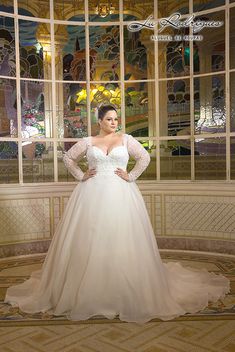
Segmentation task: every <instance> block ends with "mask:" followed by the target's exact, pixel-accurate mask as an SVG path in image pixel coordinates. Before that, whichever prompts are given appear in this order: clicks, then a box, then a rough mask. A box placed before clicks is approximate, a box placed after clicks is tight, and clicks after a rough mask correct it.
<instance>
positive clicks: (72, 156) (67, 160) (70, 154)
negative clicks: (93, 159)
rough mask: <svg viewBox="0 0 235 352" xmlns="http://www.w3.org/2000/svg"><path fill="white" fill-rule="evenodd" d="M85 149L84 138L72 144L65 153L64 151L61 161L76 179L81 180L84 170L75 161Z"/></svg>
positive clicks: (83, 153) (82, 154) (80, 157)
mask: <svg viewBox="0 0 235 352" xmlns="http://www.w3.org/2000/svg"><path fill="white" fill-rule="evenodd" d="M86 150H87V143H86V140H85V138H80V140H79V141H78V142H77V143H76V144H74V145H73V146H72V148H70V149H69V150H68V151H67V152H66V153H64V156H63V161H64V164H65V166H66V167H67V169H68V170H69V172H70V173H71V174H72V175H73V176H74V177H75V178H76V179H77V180H78V181H82V178H83V176H84V172H83V171H82V169H81V168H80V167H79V166H78V165H77V162H78V161H79V160H80V159H82V157H83V156H84V155H85V153H86Z"/></svg>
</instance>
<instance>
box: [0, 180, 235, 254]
mask: <svg viewBox="0 0 235 352" xmlns="http://www.w3.org/2000/svg"><path fill="white" fill-rule="evenodd" d="M137 185H138V186H139V189H140V191H141V193H142V195H143V197H144V200H145V203H146V206H147V209H148V213H149V215H150V218H151V222H152V225H153V228H154V232H155V235H156V238H157V241H158V245H159V247H160V248H169V249H185V250H196V251H210V252H220V253H228V254H235V187H234V184H232V183H231V184H230V183H226V184H225V183H224V182H223V183H222V182H221V183H219V182H217V183H213V182H205V183H200V184H199V183H195V184H193V183H187V182H182V181H181V182H180V181H177V182H176V183H174V182H172V181H171V183H164V182H161V184H160V183H156V182H152V181H144V182H142V181H138V182H137ZM75 186H76V184H53V185H51V184H50V185H46V184H44V185H38V186H37V185H32V186H31V185H28V186H13V185H9V186H8V185H6V186H4V187H1V188H0V257H4V256H14V255H21V254H29V253H39V252H46V251H47V249H48V246H49V244H50V240H51V238H52V236H53V233H54V231H55V228H56V225H57V223H58V221H59V219H60V217H61V214H62V213H63V210H64V208H65V206H66V203H67V201H68V199H69V196H70V194H71V192H72V190H73V188H74V187H75Z"/></svg>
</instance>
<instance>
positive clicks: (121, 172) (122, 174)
mask: <svg viewBox="0 0 235 352" xmlns="http://www.w3.org/2000/svg"><path fill="white" fill-rule="evenodd" d="M114 173H115V174H116V175H118V176H119V177H121V178H123V180H126V181H129V175H128V173H127V171H124V170H122V169H120V167H117V168H116V170H115V171H114Z"/></svg>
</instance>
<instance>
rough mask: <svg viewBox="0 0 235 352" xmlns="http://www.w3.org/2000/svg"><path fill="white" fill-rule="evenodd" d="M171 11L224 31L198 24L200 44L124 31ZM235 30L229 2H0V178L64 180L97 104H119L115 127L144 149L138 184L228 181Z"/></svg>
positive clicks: (233, 142)
mask: <svg viewBox="0 0 235 352" xmlns="http://www.w3.org/2000/svg"><path fill="white" fill-rule="evenodd" d="M175 12H179V13H180V14H181V15H182V18H181V20H183V19H185V18H188V17H189V16H190V14H191V15H192V14H195V21H196V20H198V21H222V22H224V24H223V25H222V26H219V27H216V28H213V29H212V28H204V29H203V30H202V31H201V32H199V33H200V34H201V35H203V40H201V41H200V40H194V41H189V40H184V39H182V40H164V41H161V40H158V41H157V40H153V39H152V38H151V36H152V35H153V34H154V35H157V34H159V33H158V32H157V27H156V26H155V30H152V29H149V28H143V29H142V30H140V31H137V32H131V31H130V30H129V29H128V24H129V23H131V22H133V21H144V20H146V19H147V18H148V17H149V16H150V15H154V19H155V21H157V20H160V19H161V18H164V17H169V16H171V15H172V14H173V13H175ZM234 23H235V2H234V1H230V2H228V1H227V2H225V1H224V0H221V1H216V2H215V1H207V2H205V1H202V0H197V1H192V0H189V1H177V2H176V1H173V0H168V1H166V0H159V1H154V0H147V1H143V0H142V1H140V0H137V1H133V0H120V1H118V0H115V1H98V0H97V1H96V0H94V1H83V0H70V1H67V0H54V1H53V0H47V1H46V0H45V1H38V0H37V1H36V0H31V1H24V0H18V1H13V0H6V1H1V4H0V183H1V184H7V183H10V184H13V183H14V184H16V183H20V184H28V183H45V182H47V183H48V182H50V183H51V182H64V181H69V182H70V181H71V182H73V181H74V178H73V177H72V176H71V175H70V174H69V173H68V171H67V170H66V169H65V167H64V165H63V161H62V156H63V152H64V151H67V150H68V149H69V148H70V147H71V146H72V145H73V144H74V143H76V141H77V139H78V138H82V137H85V136H88V135H96V134H97V133H98V131H99V128H98V123H97V121H96V119H95V114H94V111H95V108H96V106H97V105H98V104H99V103H100V102H106V103H108V102H111V103H112V104H114V105H115V106H116V107H117V109H118V113H119V116H120V117H119V126H118V130H122V131H123V132H125V133H128V134H131V135H133V136H134V137H135V138H136V139H137V140H139V141H140V143H142V145H143V147H144V148H146V150H147V151H148V152H149V154H150V156H151V162H150V164H149V166H148V168H147V169H146V171H145V172H144V173H143V174H142V175H141V176H140V178H139V179H142V180H146V181H148V180H155V181H159V182H160V181H168V182H174V181H176V180H187V181H197V182H202V181H207V180H221V181H223V182H225V181H227V182H229V181H231V180H234V179H235V176H234V175H235V171H234V170H235V166H234V165H235V161H234V155H235V154H234V150H235V113H234V111H235V102H234V89H235V44H234V43H235V42H234V39H233V38H234V35H235V25H234ZM161 34H163V35H169V36H172V37H173V38H174V36H175V35H182V36H184V35H190V34H193V33H192V28H190V29H189V27H185V28H184V27H181V28H180V29H174V28H173V27H167V28H166V29H164V31H163V32H162V33H161ZM133 164H134V160H132V159H130V161H129V164H128V170H130V169H131V168H132V167H133ZM79 165H80V166H81V168H82V169H83V168H84V170H85V168H86V157H84V158H83V159H82V160H81V161H80V162H79Z"/></svg>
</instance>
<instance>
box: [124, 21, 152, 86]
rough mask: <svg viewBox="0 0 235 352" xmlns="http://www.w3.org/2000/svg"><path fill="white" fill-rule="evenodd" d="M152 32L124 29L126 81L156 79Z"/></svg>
mask: <svg viewBox="0 0 235 352" xmlns="http://www.w3.org/2000/svg"><path fill="white" fill-rule="evenodd" d="M151 35H152V31H151V30H146V29H142V30H141V31H139V32H130V31H129V30H128V29H127V27H124V69H125V73H124V74H125V76H124V79H125V80H140V79H141V80H142V79H151V78H152V79H153V78H154V75H155V73H154V67H155V66H154V62H155V60H154V41H153V40H151V39H150V36H151Z"/></svg>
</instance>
